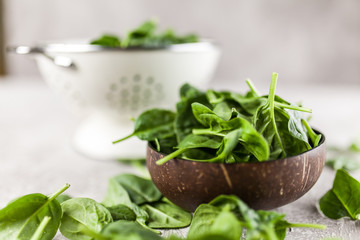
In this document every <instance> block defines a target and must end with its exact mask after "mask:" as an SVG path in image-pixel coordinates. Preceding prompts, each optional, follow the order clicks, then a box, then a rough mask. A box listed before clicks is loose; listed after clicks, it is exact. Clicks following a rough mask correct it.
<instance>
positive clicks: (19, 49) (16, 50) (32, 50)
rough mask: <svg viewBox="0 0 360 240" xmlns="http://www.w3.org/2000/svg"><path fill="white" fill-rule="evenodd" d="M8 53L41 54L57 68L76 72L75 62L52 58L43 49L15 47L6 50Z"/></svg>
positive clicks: (64, 58) (67, 59) (67, 58)
mask: <svg viewBox="0 0 360 240" xmlns="http://www.w3.org/2000/svg"><path fill="white" fill-rule="evenodd" d="M6 50H7V52H12V53H16V54H20V55H33V54H41V55H43V56H45V57H46V58H47V59H49V60H50V61H51V62H52V63H54V64H55V65H56V66H59V67H63V68H68V69H72V70H75V69H76V65H75V63H74V62H73V60H72V59H71V58H69V57H65V56H54V57H53V56H50V55H48V54H46V53H45V51H44V49H43V48H41V47H29V46H14V47H8V48H6Z"/></svg>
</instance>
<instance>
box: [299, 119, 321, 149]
mask: <svg viewBox="0 0 360 240" xmlns="http://www.w3.org/2000/svg"><path fill="white" fill-rule="evenodd" d="M301 122H302V124H304V126H305V128H306V131H307V133H308V136H309V138H310V140H311V143H312V147H316V146H317V145H319V142H320V140H321V134H317V133H315V132H314V130H313V129H312V128H311V127H310V125H309V123H308V122H307V121H306V120H305V119H301Z"/></svg>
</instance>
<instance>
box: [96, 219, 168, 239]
mask: <svg viewBox="0 0 360 240" xmlns="http://www.w3.org/2000/svg"><path fill="white" fill-rule="evenodd" d="M101 235H102V236H104V237H106V239H111V240H125V239H126V240H161V239H162V238H161V237H160V236H159V235H158V234H156V233H154V232H152V231H150V230H147V229H144V228H143V227H141V226H140V225H139V224H137V223H135V222H128V221H117V222H114V223H110V224H108V225H107V226H105V227H104V229H103V230H102V231H101Z"/></svg>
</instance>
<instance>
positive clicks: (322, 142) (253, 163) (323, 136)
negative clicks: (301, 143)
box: [147, 129, 325, 166]
mask: <svg viewBox="0 0 360 240" xmlns="http://www.w3.org/2000/svg"><path fill="white" fill-rule="evenodd" d="M313 130H314V132H316V133H317V134H321V139H320V142H319V144H318V145H317V146H316V147H314V148H312V149H310V150H307V151H305V152H302V153H299V154H297V155H293V156H288V157H285V158H279V159H273V160H266V161H263V162H243V163H213V162H202V161H194V160H187V159H182V158H173V159H171V160H177V161H188V162H195V163H197V164H215V165H216V164H217V165H221V164H224V165H229V166H230V165H257V164H270V163H273V162H277V161H284V160H285V159H291V158H296V157H299V156H301V155H305V154H307V153H308V152H310V151H313V150H315V149H317V148H319V147H321V146H322V145H323V144H324V143H325V135H324V134H323V133H322V132H320V131H318V130H316V129H313ZM147 146H148V147H149V148H151V149H152V150H153V151H155V152H157V153H160V154H162V155H164V156H166V155H168V154H165V153H162V152H158V151H157V150H156V149H154V147H153V146H152V145H151V143H150V142H148V145H147ZM171 160H169V161H171Z"/></svg>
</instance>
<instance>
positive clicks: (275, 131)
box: [253, 73, 311, 159]
mask: <svg viewBox="0 0 360 240" xmlns="http://www.w3.org/2000/svg"><path fill="white" fill-rule="evenodd" d="M277 77H278V74H277V73H273V76H272V79H271V85H270V90H269V96H268V99H267V101H266V103H265V104H263V105H261V106H260V107H259V108H258V109H257V111H256V113H255V114H254V117H253V124H254V126H255V128H256V129H257V130H258V132H259V133H261V134H262V135H263V136H264V138H265V139H266V140H267V142H268V144H269V146H270V159H278V158H284V157H288V156H294V155H297V154H300V153H302V152H305V151H307V150H309V149H311V146H310V144H309V142H308V139H307V135H306V131H305V129H304V128H303V125H302V123H301V121H300V119H299V117H298V116H297V113H295V112H294V110H286V109H283V108H280V107H276V106H275V88H276V82H277Z"/></svg>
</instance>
